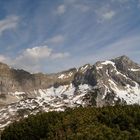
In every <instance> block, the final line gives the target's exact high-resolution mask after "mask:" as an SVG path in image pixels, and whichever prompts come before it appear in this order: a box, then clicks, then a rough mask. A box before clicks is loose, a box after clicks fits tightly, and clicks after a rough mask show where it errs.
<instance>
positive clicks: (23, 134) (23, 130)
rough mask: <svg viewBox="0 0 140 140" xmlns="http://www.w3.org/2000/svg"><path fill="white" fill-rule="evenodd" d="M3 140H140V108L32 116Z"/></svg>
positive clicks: (13, 126) (90, 109)
mask: <svg viewBox="0 0 140 140" xmlns="http://www.w3.org/2000/svg"><path fill="white" fill-rule="evenodd" d="M1 139H2V140H128V139H129V140H140V106H138V105H132V106H120V105H117V106H114V107H111V106H108V107H103V108H94V107H87V108H82V107H80V108H76V109H67V110H66V111H65V112H49V113H41V114H37V115H35V116H33V115H31V116H29V117H28V118H26V119H23V120H21V121H20V122H15V123H13V124H11V125H10V126H9V127H7V128H6V129H5V130H4V131H3V132H2V136H1Z"/></svg>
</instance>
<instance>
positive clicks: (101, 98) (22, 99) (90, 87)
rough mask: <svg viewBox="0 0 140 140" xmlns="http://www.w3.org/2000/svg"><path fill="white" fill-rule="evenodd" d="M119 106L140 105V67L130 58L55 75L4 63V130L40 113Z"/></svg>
mask: <svg viewBox="0 0 140 140" xmlns="http://www.w3.org/2000/svg"><path fill="white" fill-rule="evenodd" d="M115 104H140V66H139V65H138V64H137V63H135V62H133V61H132V60H130V59H129V58H128V57H127V56H121V57H118V58H115V59H112V60H107V61H99V62H97V63H95V64H94V65H90V64H86V65H84V66H82V67H80V68H78V69H76V68H72V69H69V70H67V71H63V72H60V73H55V74H42V73H37V74H30V73H29V72H27V71H24V70H16V69H13V68H10V67H9V66H8V65H6V64H3V63H0V116H1V117H0V129H3V128H4V127H5V126H7V125H8V124H10V123H12V122H13V121H15V120H19V119H21V118H23V117H28V115H29V114H36V113H37V112H40V111H46V112H48V111H53V110H56V111H63V110H65V109H66V108H67V107H70V108H73V107H78V106H83V107H85V106H96V107H102V106H107V105H115Z"/></svg>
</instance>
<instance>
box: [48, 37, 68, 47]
mask: <svg viewBox="0 0 140 140" xmlns="http://www.w3.org/2000/svg"><path fill="white" fill-rule="evenodd" d="M64 40H65V38H64V36H62V35H57V36H54V37H52V38H50V39H48V40H47V41H46V43H48V44H52V45H57V44H61V43H63V42H64Z"/></svg>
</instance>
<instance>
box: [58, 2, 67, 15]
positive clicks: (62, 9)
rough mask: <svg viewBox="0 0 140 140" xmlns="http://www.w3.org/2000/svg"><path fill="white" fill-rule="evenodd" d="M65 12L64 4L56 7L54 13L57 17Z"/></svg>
mask: <svg viewBox="0 0 140 140" xmlns="http://www.w3.org/2000/svg"><path fill="white" fill-rule="evenodd" d="M65 11H66V6H65V5H64V4H61V5H59V6H58V7H57V10H56V13H57V14H58V15H62V14H64V13H65Z"/></svg>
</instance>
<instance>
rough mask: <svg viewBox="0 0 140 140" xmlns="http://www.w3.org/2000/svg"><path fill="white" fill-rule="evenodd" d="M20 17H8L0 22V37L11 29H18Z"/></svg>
mask: <svg viewBox="0 0 140 140" xmlns="http://www.w3.org/2000/svg"><path fill="white" fill-rule="evenodd" d="M18 21H19V17H17V16H14V15H13V16H8V17H6V18H5V19H2V20H0V35H1V34H2V33H3V32H4V31H6V30H9V29H14V28H16V27H17V25H18Z"/></svg>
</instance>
